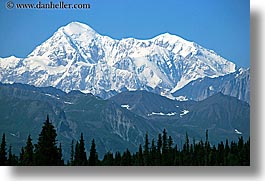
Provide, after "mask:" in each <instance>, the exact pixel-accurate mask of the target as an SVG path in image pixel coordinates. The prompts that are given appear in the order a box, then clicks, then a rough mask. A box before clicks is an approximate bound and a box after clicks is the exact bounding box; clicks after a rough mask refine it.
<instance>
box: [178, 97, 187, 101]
mask: <svg viewBox="0 0 265 181" xmlns="http://www.w3.org/2000/svg"><path fill="white" fill-rule="evenodd" d="M175 99H176V100H177V101H188V100H189V99H188V98H187V97H186V96H178V97H176V98H175Z"/></svg>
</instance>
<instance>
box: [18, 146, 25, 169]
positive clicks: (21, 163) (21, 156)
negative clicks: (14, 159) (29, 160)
mask: <svg viewBox="0 0 265 181" xmlns="http://www.w3.org/2000/svg"><path fill="white" fill-rule="evenodd" d="M24 155H25V151H24V147H23V146H22V148H21V151H20V154H19V165H24Z"/></svg>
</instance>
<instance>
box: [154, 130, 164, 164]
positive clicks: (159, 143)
mask: <svg viewBox="0 0 265 181" xmlns="http://www.w3.org/2000/svg"><path fill="white" fill-rule="evenodd" d="M161 161H162V136H161V134H160V133H159V134H158V140H157V150H156V163H155V165H161Z"/></svg>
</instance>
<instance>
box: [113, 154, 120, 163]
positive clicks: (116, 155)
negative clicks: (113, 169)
mask: <svg viewBox="0 0 265 181" xmlns="http://www.w3.org/2000/svg"><path fill="white" fill-rule="evenodd" d="M114 165H115V166H121V154H120V152H116V153H115V159H114Z"/></svg>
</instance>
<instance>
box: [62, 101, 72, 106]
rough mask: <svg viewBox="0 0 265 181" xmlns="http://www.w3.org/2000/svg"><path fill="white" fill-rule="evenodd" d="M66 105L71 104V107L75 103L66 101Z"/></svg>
mask: <svg viewBox="0 0 265 181" xmlns="http://www.w3.org/2000/svg"><path fill="white" fill-rule="evenodd" d="M64 103H65V104H70V105H71V104H74V103H72V102H67V101H64Z"/></svg>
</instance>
